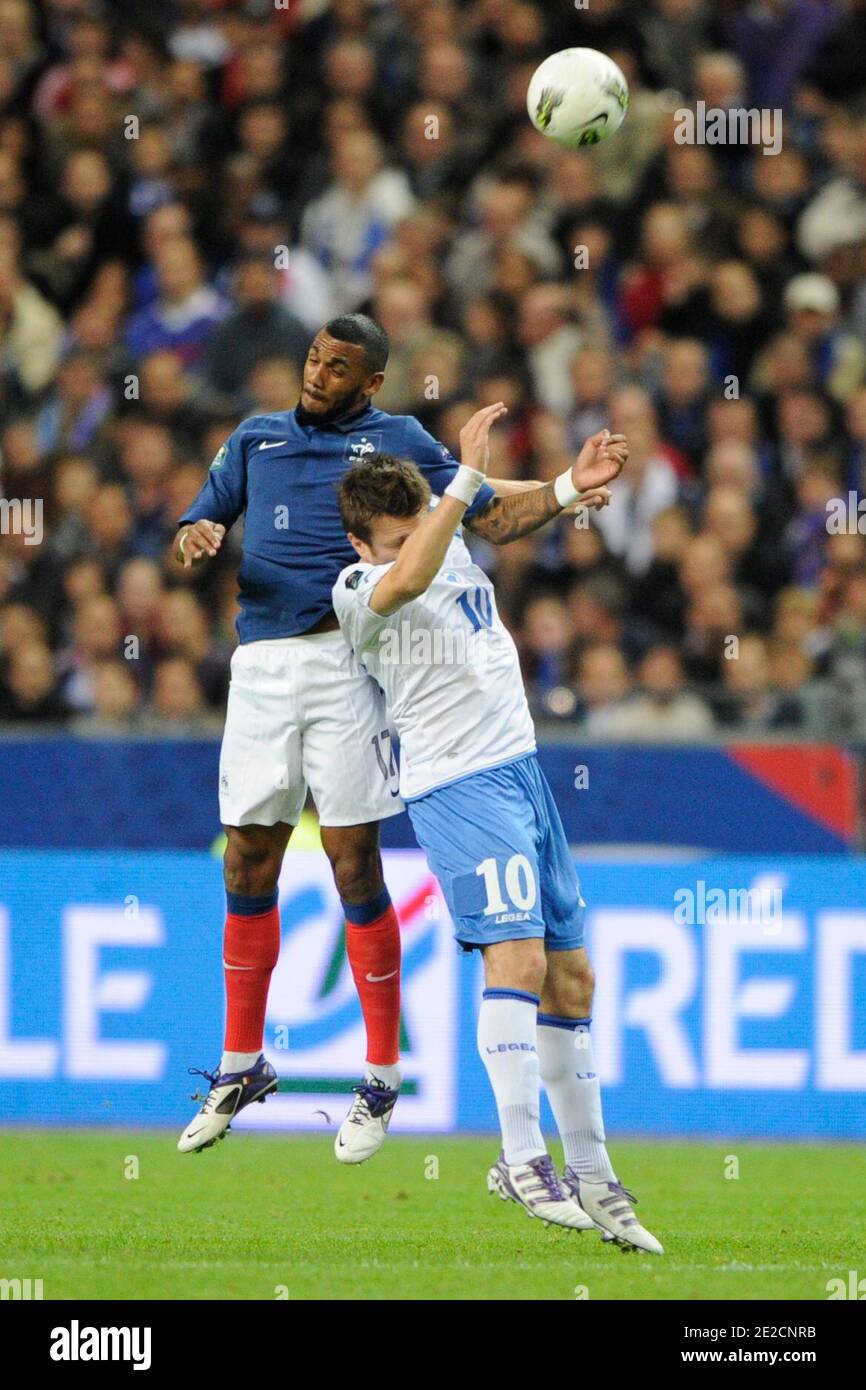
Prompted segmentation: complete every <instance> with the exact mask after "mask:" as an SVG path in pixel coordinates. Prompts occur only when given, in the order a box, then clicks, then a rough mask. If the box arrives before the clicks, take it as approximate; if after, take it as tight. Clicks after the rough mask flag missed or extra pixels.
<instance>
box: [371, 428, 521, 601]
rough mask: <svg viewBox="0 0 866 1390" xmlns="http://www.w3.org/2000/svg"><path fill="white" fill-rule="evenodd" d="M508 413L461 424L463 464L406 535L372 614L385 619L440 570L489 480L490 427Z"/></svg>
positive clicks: (421, 590)
mask: <svg viewBox="0 0 866 1390" xmlns="http://www.w3.org/2000/svg"><path fill="white" fill-rule="evenodd" d="M506 413H507V406H505V405H504V404H503V402H502V401H497V402H496V404H495V405H488V406H485V407H484V409H483V410H478V411H476V413H475V414H474V415H473V416H472V418H471V419H470V420H468V421H467V422H466V424H465V425H464V426H463V429H462V430H461V431H460V454H461V458H462V459H463V462H462V463H461V465H460V468H459V469H458V470H457V473H456V475H455V477H454V479H453V481H452V482H450V483H449V484H448V487H447V488H446V489H445V492H444V493H443V494H442V498H441V500H440V502H439V505H438V506H437V507H435V508H434V509H433V510H432V511H431V512H429V513H428V515H427V516H425V518H424V520H423V521H422V522H421V524H420V526H418V527H417V528H416V529H415V530H414V531H412V532H411V534H410V535H409V536H407V537H406V540H405V541H404V542H403V544H402V546H401V547H400V553H399V555H398V556H397V559H396V560H395V562H394V564H393V565H392V567H391V569H390V570H389V571H388V573H387V574H386V575H384V576H383V578H382V579H380V580H379V583H378V584H377V585H376V588H375V589H374V591H373V594H372V595H371V598H370V608H371V609H372V610H373V612H374V613H379V614H381V615H383V616H384V615H386V614H388V613H394V612H395V611H396V610H397V609H398V608H402V606H403V604H404V603H410V602H411V601H412V599H414V598H418V596H419V595H420V594H423V593H424V592H425V591H426V590H427V589H429V587H430V585H431V583H432V582H433V579H434V578H435V576H436V575H437V574H438V573H439V570H440V569H441V568H442V564H443V562H444V560H445V554H446V552H447V550H448V547H449V545H450V544H451V542H452V540H453V539H454V533H455V531H456V530H457V527H458V526H459V525H460V523H461V521H462V520H463V518H464V516H465V513H466V508H467V507H469V506H471V505H472V503H473V501H474V500H475V497H476V494H477V492H478V489H479V488H480V487H481V485H482V483H483V482H484V479H485V477H486V476H487V466H488V463H489V460H490V449H489V442H488V441H489V435H490V427H491V425H492V424H493V423H494V421H496V420H498V419H500V418H501V417H502V416H503V415H505V414H506Z"/></svg>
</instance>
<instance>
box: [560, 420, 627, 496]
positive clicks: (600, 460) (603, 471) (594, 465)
mask: <svg viewBox="0 0 866 1390" xmlns="http://www.w3.org/2000/svg"><path fill="white" fill-rule="evenodd" d="M627 458H628V444H627V443H626V438H625V435H624V434H611V432H610V430H599V432H598V434H594V435H592V436H591V438H589V439H588V440H587V441H586V443H585V444H584V446H583V448H582V449H581V451H580V453H579V454H578V456H577V458H576V460H575V463H574V467H573V469H572V470H571V477H572V481H573V483H574V486H575V487H576V488H577V490H578V492H595V491H596V489H598V488H602V487H604V486H605V485H606V484H607V483H612V482H613V480H614V478H617V477H619V475H620V473H621V472H622V470H623V467H624V465H625V462H626V460H627ZM587 505H589V504H587Z"/></svg>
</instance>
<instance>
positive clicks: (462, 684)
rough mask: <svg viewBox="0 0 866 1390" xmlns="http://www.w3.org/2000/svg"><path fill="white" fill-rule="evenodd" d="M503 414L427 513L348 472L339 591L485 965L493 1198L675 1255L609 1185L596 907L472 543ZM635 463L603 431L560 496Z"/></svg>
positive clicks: (471, 432) (341, 610)
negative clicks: (496, 1142)
mask: <svg viewBox="0 0 866 1390" xmlns="http://www.w3.org/2000/svg"><path fill="white" fill-rule="evenodd" d="M504 411H505V407H504V406H503V405H502V404H501V403H499V404H498V405H495V406H488V407H487V408H486V409H484V410H481V411H479V412H478V413H477V414H476V415H474V416H473V418H472V420H470V421H469V423H468V424H467V425H466V426H465V427H464V429H463V430H462V431H461V441H460V442H461V450H462V458H463V465H462V466H461V468H460V469H459V471H458V473H457V476H456V477H455V478H454V480H453V482H452V483H451V484H450V485H449V486H448V487H447V488H446V489H445V492H444V495H443V496H442V498H441V499H440V500H439V502H438V505H436V506H431V496H430V488H429V486H428V484H427V483H426V481H425V480H424V478H423V476H422V475H421V473H420V472H419V470H418V469H417V468H416V467H415V465H414V464H412V463H410V462H408V461H407V460H403V459H398V458H395V457H393V456H390V455H379V456H378V457H377V458H374V459H371V460H370V461H369V462H367V463H363V464H358V465H357V466H355V467H354V468H352V469H350V470H349V471H348V472H347V473H346V474H345V475H344V477H343V479H342V482H341V484H340V494H339V495H340V511H341V515H342V517H343V522H344V525H345V526H346V531H347V533H348V536H349V540H350V541H351V543H352V545H353V546H354V547H355V549H356V551H357V552H358V555H359V557H360V563H359V564H356V565H350V566H348V567H347V568H346V569H344V570H343V571H342V573H341V574H340V576H339V578H338V580H337V583H336V584H335V586H334V590H333V602H334V611H335V612H336V614H337V617H338V619H339V621H340V627H341V629H342V631H343V634H344V636H345V638H346V641H347V642H348V644H349V645H350V646H351V647H352V649H353V650H354V652H355V654H356V656H357V657H358V658H359V659H360V661H361V662H362V663H363V665H364V666H366V668H367V669H368V671H370V673H371V674H372V675H373V677H374V678H375V680H376V681H377V682H378V684H379V685H380V686H381V687H382V690H383V691H384V693H385V698H386V700H387V703H388V705H389V707H390V710H391V714H392V717H393V719H394V723H395V725H396V728H397V732H398V734H399V736H400V792H401V795H402V797H403V799H404V800H405V801H406V803H407V807H408V810H409V815H410V817H411V819H412V824H413V827H414V829H415V833H416V835H417V837H418V843H419V844H420V845H421V847H422V849H423V850H424V852H425V854H426V855H427V859H428V862H429V864H430V867H431V869H432V870H433V872H434V873H435V874H436V876H437V878H438V879H439V882H440V885H441V887H442V891H443V893H444V895H445V898H446V901H447V903H448V907H449V910H450V912H451V916H452V919H453V922H454V926H455V931H456V935H457V940H458V942H459V943H460V944H461V946H463V948H464V949H466V950H473V949H480V950H481V951H482V952H483V955H484V970H485V983H486V988H485V990H484V995H483V999H482V1003H481V1009H480V1012H479V1019H478V1048H479V1052H480V1055H481V1059H482V1061H483V1062H484V1065H485V1067H486V1069H487V1073H488V1076H489V1078H490V1082H491V1086H492V1088H493V1092H494V1096H495V1098H496V1106H497V1111H498V1114H499V1121H500V1127H501V1130H502V1152H501V1154H500V1158H499V1160H498V1162H497V1163H495V1164H494V1165H493V1166H492V1167H491V1169H490V1171H489V1173H488V1189H489V1190H490V1191H491V1192H497V1193H498V1194H499V1195H500V1196H501V1197H502V1198H503V1200H511V1201H515V1202H517V1203H518V1204H520V1205H521V1206H523V1207H524V1208H525V1209H526V1210H527V1211H528V1212H529V1214H530V1215H531V1216H537V1217H540V1218H541V1219H543V1220H545V1221H549V1222H553V1223H555V1224H557V1225H561V1226H566V1227H570V1228H571V1229H577V1230H585V1229H591V1228H592V1227H593V1226H595V1227H597V1228H599V1229H600V1230H601V1231H602V1232H603V1234H604V1236H605V1238H607V1239H612V1240H615V1241H616V1242H617V1243H619V1244H620V1245H622V1246H623V1247H627V1248H631V1249H639V1250H646V1251H651V1252H652V1253H655V1254H661V1253H662V1247H661V1245H660V1244H659V1242H658V1241H657V1240H656V1239H655V1237H654V1236H652V1235H650V1233H649V1232H648V1231H646V1230H645V1229H644V1228H643V1226H642V1225H641V1224H640V1223H639V1222H638V1220H637V1217H636V1216H635V1214H634V1210H633V1205H632V1204H633V1202H634V1200H635V1199H634V1197H633V1196H632V1194H631V1193H629V1192H628V1191H627V1190H626V1189H625V1188H624V1187H623V1186H622V1184H621V1183H620V1182H619V1180H618V1179H617V1176H616V1174H615V1172H614V1169H613V1167H612V1166H611V1162H610V1158H609V1156H608V1153H607V1148H606V1144H605V1136H604V1125H603V1121H602V1112H601V1096H600V1089H599V1082H598V1077H597V1075H596V1073H595V1070H594V1066H593V1060H592V1047H591V1042H590V1034H589V1022H590V1019H589V1011H590V1006H591V1000H592V972H591V969H590V966H589V961H588V959H587V956H586V951H585V950H584V948H583V911H584V903H583V900H582V898H581V896H580V886H579V884H578V880H577V876H576V874H575V870H574V864H573V862H572V859H571V854H570V851H569V847H568V843H567V841H566V838H565V833H564V831H563V828H562V822H561V821H560V818H559V813H558V811H557V808H556V804H555V802H554V800H553V797H552V795H551V792H550V788H549V787H548V785H547V782H546V780H545V778H544V776H543V774H542V772H541V769H540V767H539V764H538V761H537V759H536V757H535V733H534V729H533V724H532V719H531V716H530V713H529V709H528V706H527V703H526V697H525V694H524V690H523V682H522V679H521V675H520V666H519V661H518V656H517V651H516V648H515V646H514V643H513V641H512V639H511V636H510V635H509V633H508V632H507V630H506V628H505V627H504V625H503V624H502V622H501V620H500V618H499V616H498V614H497V612H496V599H495V595H494V592H493V587H492V585H491V583H490V581H489V579H488V578H487V576H486V575H485V573H484V571H483V570H481V569H480V568H479V567H478V566H477V565H475V564H474V563H473V561H472V558H471V556H470V554H469V552H468V550H467V549H466V546H465V545H464V543H463V540H462V538H461V537H460V536H459V535H458V534H457V532H458V528H459V526H460V522H461V520H462V518H463V515H464V513H465V511H466V508H467V506H470V505H471V503H472V501H473V499H474V497H475V496H476V494H477V490H478V488H479V487H480V486H481V485H482V483H483V482H484V478H485V474H486V466H487V437H488V432H489V430H490V426H491V424H492V423H493V421H494V420H495V419H498V418H499V416H500V415H501V414H503V413H504ZM626 457H627V447H626V443H625V440H624V438H623V436H621V435H615V436H611V435H609V433H608V432H607V431H606V430H605V431H602V432H600V433H599V434H598V435H595V436H594V437H593V438H592V439H591V440H589V441H588V442H587V443H586V444H585V445H584V448H583V449H582V451H581V453H580V455H579V457H578V460H577V463H576V464H575V467H574V469H573V470H569V472H568V473H567V474H564V475H563V477H562V478H560V479H558V480H557V482H556V484H555V485H554V489H555V493H556V499H557V502H558V503H559V505H560V506H561V507H563V508H564V507H565V506H567V505H569V504H570V503H572V502H574V501H575V500H577V496H578V495H579V494H578V492H577V489H579V490H580V493H582V494H583V495H584V500H585V501H586V502H587V503H591V504H593V505H603V503H604V501H605V500H606V497H607V493H606V488H605V486H604V485H605V484H606V483H608V482H610V481H612V480H613V479H614V478H615V477H616V476H617V474H618V473H619V472H620V470H621V468H622V466H623V463H624V462H625V459H626ZM542 1082H543V1084H544V1086H545V1089H546V1090H547V1093H548V1096H549V1099H550V1103H551V1107H552V1109H553V1114H554V1117H555V1119H556V1123H557V1127H558V1129H559V1132H560V1135H561V1137H562V1141H563V1146H564V1150H565V1164H566V1166H565V1171H564V1173H563V1175H562V1177H560V1175H559V1174H558V1172H557V1171H556V1169H555V1167H554V1165H553V1161H552V1159H551V1157H550V1155H549V1154H548V1152H547V1148H546V1145H545V1142H544V1138H543V1136H542V1133H541V1129H540V1124H539V1114H540V1106H539V1088H540V1083H542Z"/></svg>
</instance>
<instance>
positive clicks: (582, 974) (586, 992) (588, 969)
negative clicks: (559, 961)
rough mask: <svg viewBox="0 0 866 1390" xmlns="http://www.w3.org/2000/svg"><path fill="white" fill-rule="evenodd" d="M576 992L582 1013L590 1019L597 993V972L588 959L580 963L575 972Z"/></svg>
mask: <svg viewBox="0 0 866 1390" xmlns="http://www.w3.org/2000/svg"><path fill="white" fill-rule="evenodd" d="M573 985H574V992H575V995H576V997H577V1003H578V1006H579V1008H580V1009H581V1012H582V1013H583V1014H584V1015H586V1017H589V1015H590V1013H591V1012H592V996H593V994H594V993H595V972H594V971H593V968H592V966H591V965H590V963H589V961H588V960H587V959H584V960H583V961H581V962H580V964H579V965H578V967H577V969H576V970H575V972H574V981H573Z"/></svg>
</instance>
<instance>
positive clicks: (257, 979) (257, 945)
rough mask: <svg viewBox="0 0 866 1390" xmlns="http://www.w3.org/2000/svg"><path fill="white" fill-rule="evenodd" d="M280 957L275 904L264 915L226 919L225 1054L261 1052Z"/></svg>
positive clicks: (233, 914)
mask: <svg viewBox="0 0 866 1390" xmlns="http://www.w3.org/2000/svg"><path fill="white" fill-rule="evenodd" d="M232 897H233V898H234V895H232ZM274 898H276V894H274ZM237 901H238V899H237V898H234V902H235V903H236V902H237ZM262 901H265V900H264V899H262ZM250 902H252V903H255V899H252V900H250V899H247V900H246V903H245V904H244V905H245V906H246V905H248V904H249V903H250ZM279 955H280V909H279V908H278V907H277V904H276V901H274V903H273V905H272V906H271V907H268V908H266V909H265V911H264V912H256V913H250V914H247V913H241V912H229V913H228V914H227V915H226V925H225V935H224V937H223V964H224V966H225V967H226V970H225V979H226V1035H225V1050H226V1052H261V1050H262V1043H263V1042H264V1036H265V1008H266V1006H267V1002H268V986H269V985H270V982H271V971H272V970H273V968H274V966H275V965H276V963H277V961H278V959H279Z"/></svg>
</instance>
